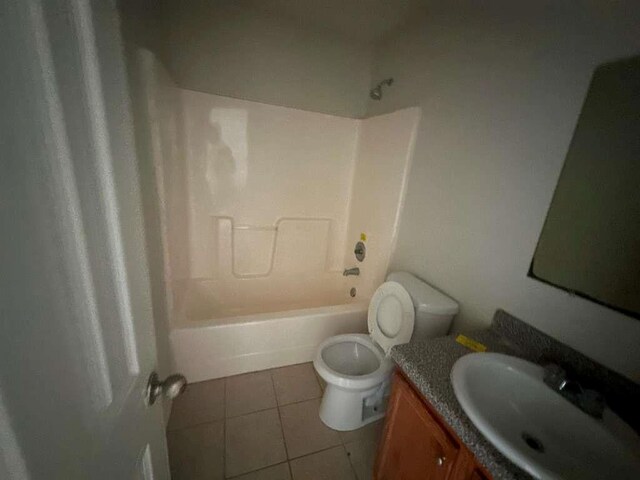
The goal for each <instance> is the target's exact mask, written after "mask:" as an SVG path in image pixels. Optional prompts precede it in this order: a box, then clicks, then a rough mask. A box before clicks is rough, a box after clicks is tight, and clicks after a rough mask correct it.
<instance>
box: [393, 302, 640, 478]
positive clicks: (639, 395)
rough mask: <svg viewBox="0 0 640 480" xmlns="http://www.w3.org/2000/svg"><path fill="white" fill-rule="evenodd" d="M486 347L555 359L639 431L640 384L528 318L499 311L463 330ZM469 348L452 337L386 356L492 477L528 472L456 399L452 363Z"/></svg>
mask: <svg viewBox="0 0 640 480" xmlns="http://www.w3.org/2000/svg"><path fill="white" fill-rule="evenodd" d="M467 336H468V337H469V338H471V339H473V340H476V341H478V342H480V343H482V344H484V345H486V347H487V351H489V352H497V353H504V354H507V355H513V356H516V357H521V358H524V359H526V360H529V361H531V362H534V363H538V364H545V363H556V364H558V365H561V366H562V367H563V368H565V369H566V370H567V372H569V373H570V374H571V375H572V376H573V378H575V379H576V380H578V381H580V383H581V384H582V385H583V386H584V387H586V388H592V389H594V390H597V391H599V392H600V393H602V394H603V395H604V397H605V399H606V401H607V404H608V406H609V407H610V408H611V409H612V410H614V411H615V412H616V413H617V414H618V415H619V416H621V417H622V418H623V419H624V420H625V421H626V422H627V423H628V424H629V425H630V426H631V427H632V428H634V429H635V430H636V432H638V433H639V434H640V411H639V410H638V408H637V405H638V404H639V403H640V385H638V384H637V383H635V382H632V381H631V380H629V379H628V378H626V377H624V376H622V375H620V374H618V373H616V372H613V371H612V370H609V369H608V368H606V367H604V366H603V365H601V364H599V363H597V362H595V361H594V360H592V359H590V358H588V357H586V356H585V355H583V354H582V353H580V352H578V351H576V350H574V349H572V348H571V347H569V346H567V345H565V344H563V343H561V342H559V341H557V340H555V339H553V338H552V337H550V336H548V335H546V334H545V333H543V332H541V331H539V330H537V329H535V328H534V327H532V326H530V325H528V324H527V323H525V322H523V321H521V320H519V319H517V318H516V317H513V316H511V315H509V314H508V313H507V312H505V311H503V310H498V311H497V312H496V314H495V316H494V319H493V323H492V324H491V327H490V328H488V329H486V330H479V331H476V332H472V333H469V334H467ZM470 353H473V351H472V350H470V349H469V348H467V347H465V346H463V345H461V344H459V343H458V342H456V340H455V337H454V336H447V337H439V338H433V339H429V340H424V341H415V342H410V343H407V344H405V345H398V346H395V347H394V348H393V349H392V350H391V357H392V358H393V359H394V360H395V362H396V363H397V364H398V366H399V367H400V369H401V370H402V371H403V372H404V374H405V375H406V376H407V377H408V378H409V380H411V381H412V382H413V384H414V385H415V386H416V388H417V389H418V390H419V391H420V392H421V393H422V395H423V396H424V397H425V399H426V400H427V401H429V403H431V405H432V406H433V407H434V409H435V410H436V411H437V412H438V413H439V414H440V416H441V417H442V418H443V419H444V420H445V421H446V422H447V423H448V424H449V426H450V427H451V428H452V430H453V431H454V432H455V433H456V434H457V435H458V438H459V439H460V440H461V441H462V442H463V443H464V444H465V445H466V446H467V448H468V449H469V450H471V452H472V453H473V454H474V455H475V456H476V459H477V460H478V462H480V463H481V464H482V465H484V467H485V468H486V469H487V471H488V472H489V473H490V474H491V475H492V476H493V479H494V480H507V479H508V480H516V479H517V480H520V479H531V478H532V477H531V476H530V475H529V474H527V473H526V472H525V471H524V470H522V469H521V468H519V467H517V466H516V465H515V464H513V463H512V462H511V461H509V460H508V459H507V458H505V457H504V456H503V455H502V454H501V453H500V452H498V450H497V449H496V448H495V447H494V446H493V445H492V444H491V443H490V442H489V441H488V440H487V439H485V437H484V436H483V435H482V434H481V433H480V431H479V430H478V429H477V428H476V427H475V425H473V423H472V422H471V420H470V419H469V418H468V417H467V415H466V413H464V411H463V410H462V407H461V406H460V404H459V403H458V399H457V398H456V396H455V393H454V391H453V386H452V385H451V380H450V374H451V369H452V368H453V365H454V363H456V361H457V360H458V359H459V358H460V357H463V356H464V355H468V354H470Z"/></svg>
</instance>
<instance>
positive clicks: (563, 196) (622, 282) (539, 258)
mask: <svg viewBox="0 0 640 480" xmlns="http://www.w3.org/2000/svg"><path fill="white" fill-rule="evenodd" d="M529 276H530V277H533V278H536V279H538V280H541V281H543V282H546V283H548V284H551V285H554V286H556V287H559V288H562V289H564V290H567V291H570V292H572V293H575V294H576V295H580V296H583V297H586V298H589V299H591V300H593V301H595V302H598V303H600V304H602V305H605V306H607V307H610V308H612V309H615V310H618V311H620V312H623V313H625V314H627V315H630V316H633V317H635V318H640V56H638V57H633V58H631V59H625V60H621V61H616V62H612V63H607V64H604V65H601V66H599V67H598V68H596V70H595V72H594V74H593V77H592V79H591V84H590V86H589V91H588V93H587V97H586V99H585V102H584V105H583V106H582V111H581V113H580V117H579V119H578V124H577V126H576V129H575V132H574V134H573V139H572V141H571V145H570V147H569V151H568V153H567V157H566V159H565V163H564V167H563V169H562V172H561V174H560V179H559V180H558V185H557V186H556V190H555V193H554V195H553V200H552V202H551V206H550V207H549V211H548V213H547V217H546V220H545V223H544V226H543V229H542V232H541V234H540V238H539V240H538V244H537V247H536V250H535V253H534V256H533V260H532V262H531V266H530V269H529Z"/></svg>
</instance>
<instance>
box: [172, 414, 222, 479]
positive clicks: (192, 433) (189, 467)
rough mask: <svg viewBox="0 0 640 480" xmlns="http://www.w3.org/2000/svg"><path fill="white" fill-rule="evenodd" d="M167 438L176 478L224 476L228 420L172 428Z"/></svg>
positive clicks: (213, 477)
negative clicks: (173, 429) (225, 438)
mask: <svg viewBox="0 0 640 480" xmlns="http://www.w3.org/2000/svg"><path fill="white" fill-rule="evenodd" d="M167 442H168V446H169V463H170V465H171V478H172V479H173V480H200V479H207V480H216V479H223V478H224V450H223V448H224V422H222V421H218V422H213V423H205V424H202V425H198V426H195V427H189V428H182V429H180V430H175V431H172V432H169V433H168V434H167Z"/></svg>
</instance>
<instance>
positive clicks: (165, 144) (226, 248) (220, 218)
mask: <svg viewBox="0 0 640 480" xmlns="http://www.w3.org/2000/svg"><path fill="white" fill-rule="evenodd" d="M147 63H148V65H147V67H146V72H147V73H146V89H145V91H146V92H147V98H146V100H147V104H148V107H149V108H148V109H149V118H150V123H151V125H152V128H151V129H150V130H151V132H152V136H155V137H156V138H155V139H154V141H153V142H152V143H153V144H155V145H158V148H156V149H155V152H154V155H155V157H156V158H155V159H154V160H155V161H154V164H155V166H156V169H157V170H158V171H157V172H156V173H157V174H156V177H157V178H158V194H159V197H160V205H161V216H162V218H161V223H162V226H163V228H162V231H163V239H162V242H163V245H164V254H165V259H164V260H165V272H166V273H165V276H166V278H165V281H166V284H167V294H168V303H169V311H170V312H171V319H172V331H171V335H170V337H171V343H172V348H173V353H174V357H175V360H176V363H177V365H176V366H177V368H178V369H179V370H180V371H182V372H184V373H185V374H186V375H187V377H188V378H189V379H190V380H191V381H199V380H205V379H209V378H217V377H222V376H227V375H232V374H237V373H242V372H246V371H252V370H260V369H265V368H272V367H276V366H282V365H286V364H292V363H299V362H305V361H309V360H312V359H313V355H314V353H315V348H316V346H317V345H318V344H319V343H320V342H321V341H322V340H324V339H325V338H327V337H329V336H332V335H336V334H339V333H348V332H361V331H366V311H367V305H368V300H369V298H370V296H371V295H372V293H373V291H374V290H375V288H376V287H377V286H378V285H379V284H380V283H381V282H382V281H384V276H385V274H386V271H387V266H388V263H389V259H390V256H391V252H392V250H393V248H394V242H395V238H396V232H397V228H398V221H399V216H400V211H401V208H402V203H403V198H404V192H405V189H406V182H407V178H408V172H409V168H410V164H411V156H412V152H413V143H414V138H415V132H416V128H417V125H418V122H419V119H420V111H419V109H417V108H408V109H404V110H400V111H397V112H394V113H391V114H387V115H381V116H378V117H372V118H368V119H364V120H359V119H350V118H343V117H336V116H332V115H326V114H320V113H315V112H308V111H302V110H297V109H293V108H285V107H279V106H274V105H266V104H261V103H257V102H250V101H245V100H238V99H233V98H228V97H221V96H216V95H210V94H204V93H199V92H193V91H188V90H182V89H178V88H176V87H175V86H174V85H173V84H172V82H171V81H170V79H169V77H168V75H167V74H166V72H164V70H163V68H162V66H161V65H160V64H159V63H157V62H150V61H147ZM361 239H364V241H365V244H366V246H367V256H366V258H365V260H364V261H363V262H361V263H360V262H358V261H357V260H356V259H355V256H354V253H353V250H354V246H355V244H356V242H357V241H359V240H361ZM354 266H358V267H359V268H360V272H361V274H360V276H358V277H354V276H349V277H345V276H343V270H344V269H346V268H349V267H354ZM353 287H355V288H356V290H357V295H356V296H355V297H353V298H352V297H351V296H350V290H351V288H353Z"/></svg>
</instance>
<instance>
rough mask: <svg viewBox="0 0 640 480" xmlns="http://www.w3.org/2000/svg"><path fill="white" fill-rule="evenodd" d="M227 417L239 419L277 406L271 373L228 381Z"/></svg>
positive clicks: (255, 374) (253, 374) (250, 374)
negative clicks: (238, 417) (240, 416)
mask: <svg viewBox="0 0 640 480" xmlns="http://www.w3.org/2000/svg"><path fill="white" fill-rule="evenodd" d="M226 382H227V384H226V399H225V406H226V411H225V413H226V416H227V417H237V416H239V415H245V414H247V413H252V412H257V411H259V410H266V409H268V408H274V407H275V406H276V395H275V393H274V390H273V381H272V380H271V372H269V371H264V372H254V373H246V374H244V375H237V376H235V377H228V378H227V379H226Z"/></svg>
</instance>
